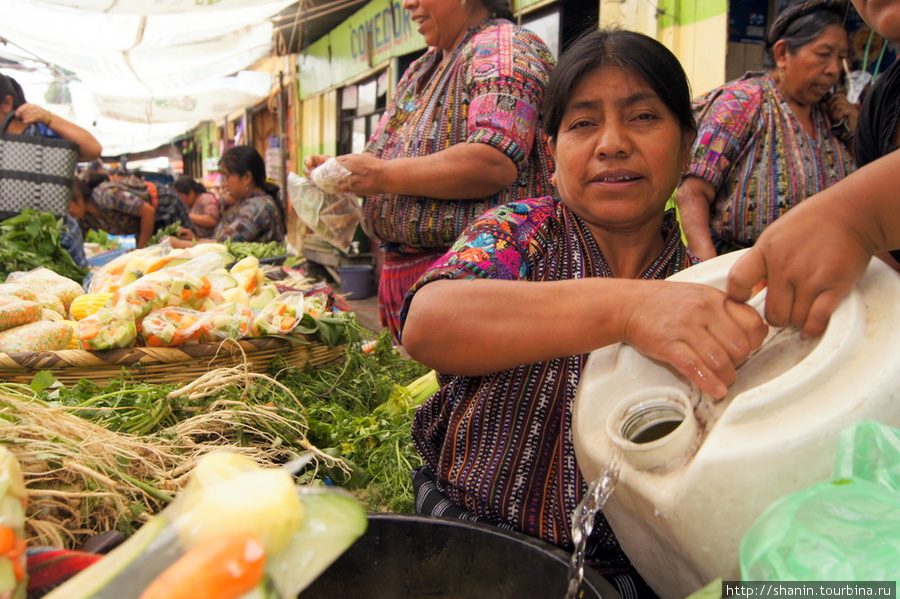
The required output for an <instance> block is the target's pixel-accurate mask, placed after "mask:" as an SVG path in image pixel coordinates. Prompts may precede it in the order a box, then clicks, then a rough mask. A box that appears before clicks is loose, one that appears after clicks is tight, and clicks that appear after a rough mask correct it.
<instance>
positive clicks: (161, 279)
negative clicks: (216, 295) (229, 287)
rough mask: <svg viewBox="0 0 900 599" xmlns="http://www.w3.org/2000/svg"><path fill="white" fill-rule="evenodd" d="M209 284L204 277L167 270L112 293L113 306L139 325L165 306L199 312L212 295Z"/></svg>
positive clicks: (142, 278)
mask: <svg viewBox="0 0 900 599" xmlns="http://www.w3.org/2000/svg"><path fill="white" fill-rule="evenodd" d="M209 292H210V283H209V280H207V279H206V278H205V277H197V276H195V275H192V274H189V273H187V272H184V271H183V270H181V269H180V268H167V269H165V270H160V271H157V272H155V273H151V274H149V275H145V276H143V277H141V278H140V279H138V280H137V281H135V282H134V283H131V284H129V285H126V286H125V287H122V288H121V289H119V290H118V291H116V292H115V293H113V296H112V298H111V299H110V305H111V306H112V307H113V308H114V309H116V310H119V311H122V312H123V313H127V314H131V317H132V318H133V319H134V320H136V321H139V320H141V319H142V318H144V316H146V315H147V314H149V313H150V312H152V311H153V310H157V309H159V308H164V307H166V306H184V307H187V308H198V307H199V306H200V305H201V304H202V302H203V300H204V298H206V297H207V296H208V295H209Z"/></svg>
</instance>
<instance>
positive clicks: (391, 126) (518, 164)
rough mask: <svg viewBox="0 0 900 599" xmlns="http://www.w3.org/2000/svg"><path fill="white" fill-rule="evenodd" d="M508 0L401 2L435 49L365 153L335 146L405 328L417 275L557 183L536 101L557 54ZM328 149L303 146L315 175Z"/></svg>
mask: <svg viewBox="0 0 900 599" xmlns="http://www.w3.org/2000/svg"><path fill="white" fill-rule="evenodd" d="M510 6H511V2H510V1H509V0H467V1H460V0H404V2H403V8H404V9H406V10H407V11H408V12H409V15H410V19H411V20H412V22H413V23H415V24H416V25H417V26H418V32H419V33H420V34H421V35H422V37H423V38H424V39H425V43H426V44H427V45H428V46H429V49H428V50H427V51H426V52H425V54H424V55H423V56H421V57H420V58H419V59H417V60H416V61H415V62H413V63H412V64H411V65H410V66H409V68H408V69H407V70H406V72H405V73H404V74H403V77H402V78H401V79H400V81H399V83H398V84H397V89H396V90H395V92H394V95H393V99H392V102H391V104H390V105H389V106H388V108H387V111H386V112H385V114H384V116H383V117H382V119H381V122H379V124H378V127H377V128H376V130H375V133H374V134H373V135H372V138H371V139H370V140H369V144H368V146H367V147H366V149H365V152H363V153H360V154H347V155H345V156H339V157H338V159H337V160H338V162H339V163H340V164H341V165H343V166H344V167H345V168H347V170H349V171H350V173H351V174H350V176H349V177H348V179H347V182H346V183H345V184H344V186H343V187H342V188H341V189H340V190H339V191H342V192H350V193H355V194H357V195H359V196H364V197H365V199H364V202H363V210H364V213H365V219H364V222H363V227H364V228H365V229H366V232H367V233H369V234H371V235H373V236H374V237H377V238H378V239H379V241H380V242H381V249H382V252H383V255H384V266H383V268H382V270H381V277H380V281H379V284H378V304H379V311H380V316H381V323H382V325H383V326H384V327H385V328H388V329H390V330H391V332H392V333H393V334H394V337H395V339H397V338H398V336H399V326H400V325H399V322H400V307H401V305H402V303H403V297H404V296H405V295H406V292H407V291H408V290H409V288H410V287H411V286H412V284H413V283H415V282H416V280H417V279H418V278H419V277H420V276H421V275H422V274H423V273H424V272H425V271H426V270H428V268H429V267H430V266H431V264H432V263H433V262H434V261H435V260H436V259H437V258H439V257H440V256H441V255H442V254H443V253H444V252H446V251H447V249H448V248H449V247H450V246H451V245H452V244H453V242H454V241H456V239H457V237H459V235H460V234H461V233H462V231H463V230H464V229H465V227H466V226H467V225H468V224H469V223H470V222H472V221H473V220H474V219H476V218H478V216H480V215H481V214H482V213H483V212H484V211H485V210H487V209H489V208H492V207H494V206H497V205H499V204H502V203H504V202H509V201H512V200H516V199H522V198H530V197H536V196H540V195H544V194H549V193H551V190H552V184H551V183H550V173H551V172H552V170H553V169H552V160H551V159H550V156H549V153H548V151H547V143H546V140H545V139H544V137H543V134H542V132H541V127H540V123H539V120H540V106H541V101H542V100H543V97H544V86H545V85H546V83H547V77H548V76H549V73H550V69H551V68H552V66H553V63H554V58H553V55H552V54H551V53H550V50H549V49H548V48H547V46H546V45H545V44H544V42H543V41H542V40H541V39H540V38H539V37H538V36H537V35H535V34H534V33H532V32H531V31H529V30H528V29H526V28H524V27H520V26H518V25H516V24H515V23H514V22H513V20H512V18H513V15H512V10H511V8H510ZM326 158H327V157H326V156H307V157H306V162H305V171H304V172H306V174H307V176H309V173H310V172H311V170H312V169H313V168H315V167H316V166H318V165H320V164H321V163H322V162H324V161H325V159H326Z"/></svg>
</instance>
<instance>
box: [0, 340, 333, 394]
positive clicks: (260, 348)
mask: <svg viewBox="0 0 900 599" xmlns="http://www.w3.org/2000/svg"><path fill="white" fill-rule="evenodd" d="M343 353H344V347H343V346H337V347H328V346H327V345H325V344H323V343H321V342H313V343H309V344H300V343H291V342H289V341H286V340H284V339H279V338H275V337H260V338H258V339H242V340H240V341H233V340H228V341H225V342H223V343H201V344H197V345H184V346H181V347H135V348H130V349H113V350H108V351H87V350H80V349H69V350H62V351H55V352H53V351H47V352H21V353H12V354H5V353H0V380H3V381H6V382H11V383H25V384H28V383H30V382H31V380H32V378H33V377H34V375H35V374H37V373H38V372H39V371H41V370H50V371H52V372H53V374H54V376H55V377H56V379H57V380H59V382H61V383H62V384H64V385H67V386H68V385H73V384H75V383H77V382H78V380H79V379H89V380H91V381H93V382H95V383H97V384H98V385H101V386H102V385H106V384H107V383H108V382H109V381H110V380H111V379H117V378H119V377H120V376H121V375H122V370H123V368H124V369H125V370H126V371H127V373H128V375H129V376H131V377H133V378H134V379H135V380H141V381H147V382H152V383H179V382H190V381H193V380H195V379H196V378H197V377H199V376H201V375H203V374H205V373H206V372H208V371H210V370H212V369H214V368H224V367H233V366H237V365H239V364H242V363H243V362H244V361H246V362H247V364H248V366H249V368H250V369H251V370H253V371H254V372H265V370H266V369H267V368H268V366H269V363H270V362H271V361H272V360H273V359H274V358H277V357H280V358H282V359H283V360H284V363H285V365H286V366H295V367H302V366H305V365H307V364H312V365H318V364H327V363H329V362H334V361H335V360H337V359H339V358H340V357H341V356H342V355H343Z"/></svg>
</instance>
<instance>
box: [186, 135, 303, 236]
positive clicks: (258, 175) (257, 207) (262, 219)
mask: <svg viewBox="0 0 900 599" xmlns="http://www.w3.org/2000/svg"><path fill="white" fill-rule="evenodd" d="M219 171H220V172H221V174H222V185H223V186H224V187H225V189H226V190H227V192H228V194H229V195H230V196H231V199H232V201H233V203H232V204H231V206H229V208H228V209H227V210H226V211H225V214H223V215H222V217H221V218H220V219H219V222H218V223H217V224H216V226H215V228H214V229H213V232H212V235H211V236H210V237H209V238H206V239H203V238H199V237H198V236H197V235H196V234H195V233H194V232H193V231H190V230H186V229H182V230H181V231H179V233H178V237H179V238H180V239H171V240H170V241H171V243H172V245H173V247H179V248H184V247H189V246H191V245H193V244H194V243H195V242H197V241H252V242H257V243H268V242H271V241H284V235H285V230H286V227H285V223H286V219H285V214H284V208H283V207H282V205H281V202H280V201H279V199H278V192H279V188H278V186H277V185H275V184H274V183H271V182H270V181H268V180H267V179H266V163H265V161H264V160H263V157H262V156H260V154H259V152H257V151H256V150H255V149H254V148H252V147H250V146H234V147H233V148H229V149H228V150H226V151H225V153H224V154H222V158H221V159H220V160H219Z"/></svg>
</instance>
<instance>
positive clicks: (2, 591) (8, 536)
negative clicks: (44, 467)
mask: <svg viewBox="0 0 900 599" xmlns="http://www.w3.org/2000/svg"><path fill="white" fill-rule="evenodd" d="M26 498H27V496H26V492H25V481H24V479H23V477H22V469H21V468H20V467H19V462H18V460H16V457H15V456H14V455H13V454H11V453H10V452H9V451H8V450H7V449H6V448H5V447H3V446H0V599H23V598H24V597H25V593H26V590H27V584H28V577H27V571H26V556H25V505H26Z"/></svg>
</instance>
